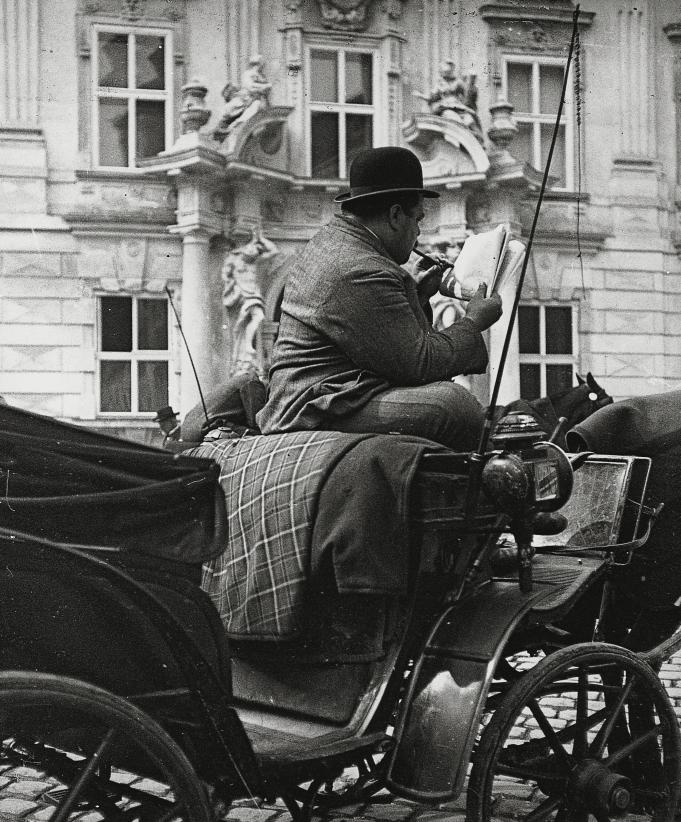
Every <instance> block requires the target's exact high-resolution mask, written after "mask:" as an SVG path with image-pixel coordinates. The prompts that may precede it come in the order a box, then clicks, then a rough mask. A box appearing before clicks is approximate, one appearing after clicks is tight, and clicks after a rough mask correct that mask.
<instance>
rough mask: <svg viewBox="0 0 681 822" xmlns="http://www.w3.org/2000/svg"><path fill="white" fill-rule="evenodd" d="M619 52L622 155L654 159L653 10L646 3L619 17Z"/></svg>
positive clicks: (638, 4)
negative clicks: (652, 94) (652, 157)
mask: <svg viewBox="0 0 681 822" xmlns="http://www.w3.org/2000/svg"><path fill="white" fill-rule="evenodd" d="M617 16H618V21H617V38H618V51H619V72H620V77H621V78H622V79H621V82H620V83H619V119H620V129H619V132H620V145H619V153H620V155H621V156H622V157H626V158H639V157H641V158H642V157H646V158H647V157H651V156H652V155H653V154H654V151H655V112H654V108H653V105H652V102H651V101H652V96H651V93H654V88H652V87H651V85H652V78H653V72H652V70H651V60H652V53H653V50H652V48H651V42H650V40H651V28H652V20H651V16H652V9H651V7H650V4H649V3H648V2H647V0H641V1H640V2H639V3H637V5H636V6H635V7H627V8H625V9H620V10H619V11H618V13H617Z"/></svg>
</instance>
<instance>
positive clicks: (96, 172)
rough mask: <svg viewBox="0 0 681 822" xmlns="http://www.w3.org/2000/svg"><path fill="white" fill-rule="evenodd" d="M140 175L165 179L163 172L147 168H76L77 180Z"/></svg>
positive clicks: (133, 177)
mask: <svg viewBox="0 0 681 822" xmlns="http://www.w3.org/2000/svg"><path fill="white" fill-rule="evenodd" d="M140 177H146V178H149V177H155V178H157V179H159V180H166V179H167V175H166V173H165V172H162V171H156V170H154V169H147V168H106V169H105V168H92V169H87V168H79V169H76V179H77V180H84V181H87V180H91V181H92V182H107V181H110V180H126V179H127V180H133V179H135V180H136V179H139V178H140Z"/></svg>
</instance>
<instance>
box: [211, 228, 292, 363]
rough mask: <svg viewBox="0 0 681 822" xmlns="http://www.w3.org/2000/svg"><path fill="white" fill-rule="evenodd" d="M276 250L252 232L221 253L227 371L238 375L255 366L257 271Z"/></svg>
mask: <svg viewBox="0 0 681 822" xmlns="http://www.w3.org/2000/svg"><path fill="white" fill-rule="evenodd" d="M278 253H279V249H278V248H277V247H276V245H275V244H274V243H273V242H271V241H270V240H268V239H267V238H266V237H264V236H263V234H262V232H260V231H254V232H253V234H252V236H251V239H250V240H249V241H248V242H247V243H246V244H245V245H242V246H238V247H236V248H233V249H231V250H230V251H228V252H227V253H226V254H225V258H224V261H223V263H222V269H221V271H220V276H221V278H222V304H223V305H224V307H225V311H226V313H227V327H228V329H229V332H230V334H231V342H232V365H231V373H232V374H240V373H242V372H244V371H249V370H252V369H253V368H257V367H258V365H259V363H258V349H257V336H258V331H259V329H260V325H261V324H262V321H263V320H264V318H265V303H264V300H263V296H262V292H261V290H260V284H259V282H258V279H259V278H258V272H259V269H260V268H261V266H262V263H263V262H264V261H266V260H269V259H270V258H272V257H274V256H275V254H278Z"/></svg>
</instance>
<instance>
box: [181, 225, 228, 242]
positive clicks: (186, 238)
mask: <svg viewBox="0 0 681 822" xmlns="http://www.w3.org/2000/svg"><path fill="white" fill-rule="evenodd" d="M168 231H169V232H170V234H178V235H179V236H180V237H182V242H183V244H185V245H189V244H190V243H195V244H197V245H200V244H202V243H206V244H208V243H209V242H210V241H211V239H212V238H213V237H215V236H216V235H218V234H221V233H222V231H221V230H220V231H216V230H215V229H214V228H212V227H208V226H205V225H201V224H199V223H195V224H192V225H171V226H168Z"/></svg>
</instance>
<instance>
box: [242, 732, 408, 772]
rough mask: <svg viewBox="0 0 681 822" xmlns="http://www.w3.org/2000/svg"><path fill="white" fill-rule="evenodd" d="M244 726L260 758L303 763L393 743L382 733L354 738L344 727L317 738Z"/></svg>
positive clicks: (374, 749) (377, 748) (372, 749)
mask: <svg viewBox="0 0 681 822" xmlns="http://www.w3.org/2000/svg"><path fill="white" fill-rule="evenodd" d="M244 728H245V730H246V734H247V736H248V738H249V739H250V741H251V745H252V746H253V750H254V752H255V755H256V756H257V757H258V759H259V760H261V761H263V760H264V761H267V760H272V761H276V762H295V763H302V762H307V761H313V760H319V759H330V758H333V757H337V756H342V755H344V754H348V753H355V752H359V751H362V750H371V751H377V750H379V748H383V746H384V745H385V746H387V745H389V744H391V743H392V740H391V738H390V737H389V736H387V734H385V733H382V732H381V733H374V734H367V735H365V736H360V737H357V736H353V735H352V733H351V732H350V731H349V730H348V729H345V728H344V729H339V730H338V731H332V732H331V733H328V734H323V735H322V736H317V737H310V736H305V735H298V734H293V733H282V731H281V730H279V729H274V728H267V727H264V726H262V725H252V724H250V723H244ZM383 749H385V748H383Z"/></svg>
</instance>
